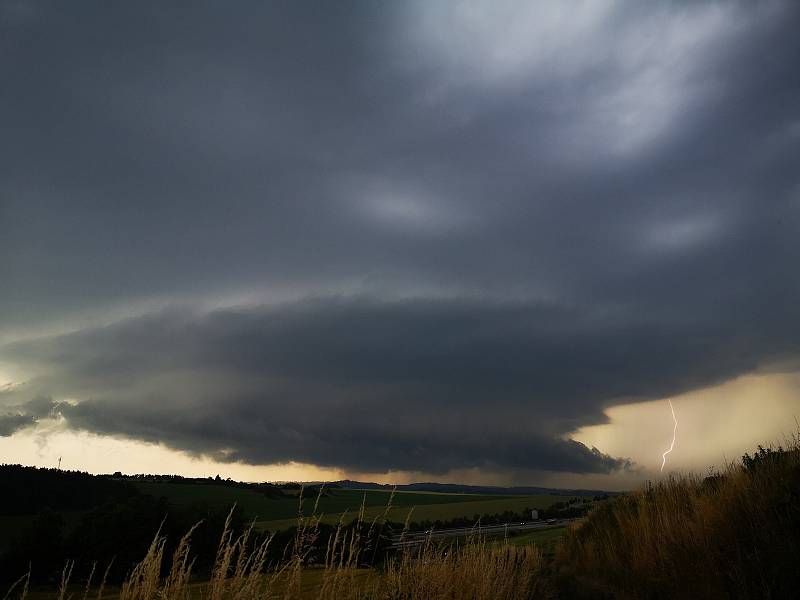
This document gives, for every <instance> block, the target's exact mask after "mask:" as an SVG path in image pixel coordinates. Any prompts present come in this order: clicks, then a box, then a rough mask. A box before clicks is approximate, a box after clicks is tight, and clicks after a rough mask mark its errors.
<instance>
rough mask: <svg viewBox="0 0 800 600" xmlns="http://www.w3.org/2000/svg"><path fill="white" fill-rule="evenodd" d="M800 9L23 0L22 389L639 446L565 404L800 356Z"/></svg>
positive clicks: (2, 55)
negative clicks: (580, 434) (597, 430)
mask: <svg viewBox="0 0 800 600" xmlns="http://www.w3.org/2000/svg"><path fill="white" fill-rule="evenodd" d="M799 14H800V11H798V9H797V6H796V5H795V4H793V3H788V2H787V3H782V2H772V3H759V4H758V5H755V4H751V3H691V4H690V3H687V4H675V3H669V4H662V5H658V6H655V5H647V6H643V5H639V4H629V5H623V4H614V5H606V4H605V3H603V2H595V3H590V4H587V5H584V6H582V7H581V9H580V10H578V9H574V10H573V9H572V8H569V9H567V8H565V6H564V5H562V4H560V3H552V4H537V5H536V6H533V5H529V3H514V2H508V3H499V4H497V5H496V6H495V3H493V4H492V6H491V7H490V6H489V5H488V4H487V5H486V7H483V6H481V5H471V6H470V7H465V5H463V4H461V3H452V4H433V3H426V2H422V3H402V4H400V3H398V4H393V5H391V6H388V5H379V4H377V3H352V4H347V5H342V4H337V5H328V6H326V7H318V6H315V7H313V8H312V7H308V6H302V5H300V4H299V3H274V4H270V5H261V4H252V5H244V4H241V5H236V6H235V7H233V8H231V7H222V6H221V5H218V4H213V3H208V4H207V3H192V4H191V5H188V4H187V5H182V6H181V5H177V4H174V5H169V6H167V5H164V4H162V3H153V4H149V5H147V4H143V3H137V4H129V5H125V4H113V5H112V4H109V3H102V2H98V3H94V4H92V3H83V4H81V5H80V6H73V5H64V4H59V3H48V2H41V3H40V2H5V3H3V4H2V9H1V10H0V76H2V78H3V81H4V89H5V90H6V91H7V93H4V94H3V95H2V96H0V129H2V131H3V133H4V134H3V139H2V142H0V161H2V164H3V166H4V168H3V170H2V174H0V281H2V282H3V289H2V294H0V317H2V319H1V322H2V329H0V341H2V340H11V339H23V340H24V339H25V338H28V339H27V341H21V342H18V343H11V344H9V343H7V344H6V345H5V346H3V347H0V374H3V364H6V365H11V367H12V369H13V372H14V373H17V372H19V373H21V375H20V377H23V378H27V379H28V381H29V383H28V384H26V386H20V387H18V388H14V389H13V390H12V391H10V392H2V394H4V395H5V398H4V397H3V396H2V395H0V402H3V403H4V405H5V406H11V405H14V406H16V405H20V404H22V403H23V402H24V401H25V400H26V399H30V398H32V397H34V396H35V395H41V396H44V397H52V398H54V399H55V400H54V401H55V402H62V401H64V400H70V401H71V402H75V404H71V405H69V406H67V405H60V407H59V409H58V410H59V411H60V413H61V414H63V415H65V416H66V418H67V420H68V422H69V423H70V424H72V425H73V426H75V427H79V428H85V429H89V430H92V431H97V432H102V433H110V434H125V435H130V436H133V437H137V438H141V439H147V440H159V441H163V442H165V443H167V444H170V445H172V446H174V447H178V448H183V449H187V450H190V451H193V452H200V453H204V452H208V453H212V454H214V455H216V456H218V457H221V458H224V459H227V460H244V461H249V462H269V461H284V460H305V461H309V462H314V463H317V464H329V465H345V466H348V467H353V468H362V469H375V470H380V469H387V468H408V469H420V470H429V471H434V470H437V471H441V470H446V469H448V468H452V467H459V466H475V465H477V466H488V467H492V466H497V467H514V468H516V467H520V466H523V465H527V466H535V467H548V466H549V468H553V469H565V470H572V471H576V472H598V471H605V470H608V469H611V468H615V467H618V466H620V465H621V463H620V462H619V461H617V460H616V459H612V458H610V457H607V456H603V455H602V454H599V453H596V452H592V451H591V450H589V449H587V448H585V447H583V446H581V445H579V444H577V443H575V442H570V441H563V438H562V436H563V435H564V434H566V433H568V432H569V431H571V430H572V429H573V428H574V427H576V426H579V425H581V424H587V423H596V422H599V421H601V420H602V418H603V417H602V410H603V408H605V407H607V406H609V405H610V404H612V403H615V402H621V401H628V400H631V399H640V398H653V397H660V396H663V395H664V394H670V393H677V392H679V391H685V390H689V389H694V388H697V387H701V386H705V385H709V384H712V383H716V382H720V381H724V380H726V379H729V378H731V377H735V376H737V375H740V374H743V373H747V372H750V371H753V370H754V369H758V368H775V367H774V366H773V365H774V364H790V363H791V362H792V361H793V360H796V359H797V358H798V354H800V351H799V350H800V349H798V342H797V340H798V339H800V332H799V331H798V326H797V323H800V319H798V317H800V315H798V308H797V307H798V306H799V305H800V278H798V277H797V275H796V265H797V264H798V263H799V262H800V242H798V239H800V236H799V235H798V233H800V175H799V173H800V165H798V159H797V157H798V156H800V109H798V107H800V78H799V77H798V76H797V69H796V65H797V61H798V59H799V58H800V38H799V37H798V36H797V35H796V31H797V28H798V25H800V19H799V18H798V16H799ZM8 92H10V93H8ZM305 297H317V300H302V298H305ZM276 298H281V299H286V298H291V299H292V300H291V301H289V302H286V303H282V304H276V303H275V302H276ZM336 298H338V299H336ZM404 298H406V300H404ZM174 302H179V303H180V305H181V306H190V307H192V308H191V311H190V312H188V313H186V314H182V313H180V312H178V311H177V310H174V311H166V312H164V311H161V310H160V309H158V310H157V309H154V308H153V307H154V306H156V307H158V306H162V305H169V304H170V303H174ZM245 304H250V305H254V306H257V307H258V308H250V309H240V308H231V309H223V310H209V309H208V307H209V306H221V305H233V306H237V305H238V306H243V305H245ZM143 307H144V308H143ZM142 313H148V314H147V315H146V316H139V317H135V315H137V314H139V315H141V314H142ZM131 317H135V318H131ZM114 321H116V324H112V325H110V326H108V327H100V326H98V325H97V323H98V322H103V323H109V322H114ZM64 327H69V328H72V329H76V330H77V331H75V333H72V334H70V335H68V336H66V337H59V336H54V335H52V333H50V332H51V331H52V330H54V329H56V328H62V329H63V328H64ZM34 335H37V336H41V337H39V338H38V339H35V340H31V339H30V338H31V337H32V336H34ZM0 383H2V381H0ZM25 394H27V396H25ZM12 396H13V398H12ZM0 412H1V411H0ZM5 418H6V419H8V421H7V422H6V421H3V422H2V424H0V431H8V432H13V430H14V429H17V428H19V427H22V426H24V425H26V424H30V423H33V422H35V420H36V419H37V418H39V417H38V416H37V415H36V414H34V413H33V412H26V411H16V409H15V410H14V411H11V412H8V416H7V417H5ZM20 419H28V420H27V421H23V420H20Z"/></svg>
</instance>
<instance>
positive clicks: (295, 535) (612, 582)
mask: <svg viewBox="0 0 800 600" xmlns="http://www.w3.org/2000/svg"><path fill="white" fill-rule="evenodd" d="M320 501H321V496H318V497H317V503H316V505H314V506H312V510H311V512H312V513H317V511H316V510H314V507H316V508H317V509H318V508H319V502H320ZM312 504H313V503H312ZM390 510H391V502H390V503H389V505H388V506H387V507H386V508H385V509H384V512H383V514H382V515H379V516H377V517H374V518H369V517H368V514H367V513H368V511H367V507H366V505H362V508H361V510H360V511H359V513H358V515H357V518H356V520H355V523H352V524H348V523H346V520H345V519H340V521H339V523H338V525H337V526H336V527H333V528H330V527H329V526H326V525H325V524H324V523H322V522H321V520H320V519H319V518H318V517H313V518H311V519H308V518H305V517H303V516H302V515H301V516H300V517H299V518H298V521H297V524H298V527H297V528H296V529H294V530H293V531H292V534H291V537H290V538H286V537H285V536H284V537H281V535H280V534H268V535H265V534H262V533H259V532H258V531H256V530H254V529H253V528H252V527H249V528H244V529H243V530H242V531H241V532H238V530H237V525H236V524H235V523H234V519H233V516H232V515H231V516H229V518H228V520H227V521H226V522H225V524H224V526H223V528H222V529H223V531H224V533H223V535H222V537H221V540H220V541H219V542H218V543H217V546H216V555H215V558H213V560H210V561H209V565H210V566H209V569H208V571H207V572H203V573H202V574H201V573H200V572H199V571H198V570H197V567H198V564H200V563H198V562H196V558H197V547H196V545H195V536H197V534H198V532H199V531H200V529H199V528H197V529H194V530H192V531H190V532H189V533H188V534H186V535H185V536H184V537H183V538H182V539H174V538H170V536H169V535H166V536H165V535H164V532H163V530H162V531H161V532H160V533H159V535H157V536H156V538H155V540H153V541H152V543H151V544H150V546H149V548H148V550H147V552H146V555H145V557H144V559H143V560H142V561H141V562H139V563H138V564H137V565H136V566H135V567H134V568H133V569H132V570H129V571H128V572H127V575H126V577H125V578H124V580H123V582H122V585H121V586H119V587H109V586H107V585H106V583H107V582H106V581H105V577H104V576H102V575H100V572H101V571H103V566H102V565H97V568H96V569H93V570H92V572H90V573H89V574H88V575H86V576H82V577H81V579H80V582H79V585H77V586H76V583H72V584H70V578H71V577H72V578H73V582H74V571H73V569H74V563H68V565H67V567H66V568H65V569H64V570H63V571H62V572H61V583H60V585H58V584H57V585H56V586H54V587H57V588H58V590H57V591H54V592H52V593H50V595H49V596H48V597H54V596H55V597H57V598H59V599H60V600H66V598H68V596H69V595H73V596H76V597H77V596H82V597H83V598H84V599H85V598H87V597H88V591H89V590H91V595H92V596H93V597H97V598H98V600H102V598H103V597H114V598H117V597H118V598H120V599H124V600H150V599H156V598H164V599H166V598H178V599H182V600H189V599H193V598H203V599H206V598H207V599H209V600H212V599H213V600H223V599H225V600H227V599H234V598H235V599H241V600H248V599H255V598H273V599H283V600H300V599H303V598H317V599H321V600H325V599H333V598H342V599H345V600H377V599H379V598H380V599H398V600H399V599H407V600H414V599H431V600H436V599H445V598H446V599H453V600H456V599H464V600H466V599H470V600H483V599H490V598H491V599H501V600H502V599H509V600H510V599H534V598H621V599H627V598H630V599H639V598H641V599H661V598H689V599H691V598H710V599H715V598H771V599H780V598H796V597H798V590H800V569H798V568H797V564H798V556H800V445H799V444H798V440H797V439H794V440H793V441H791V443H790V444H788V448H773V449H765V448H761V447H759V449H758V451H757V452H756V453H755V454H754V455H752V456H751V455H745V456H744V457H743V459H742V461H741V462H740V463H737V464H731V465H729V466H728V467H727V468H726V469H725V471H724V472H722V473H716V474H712V475H709V476H708V477H698V476H695V475H691V474H690V475H685V476H671V477H669V478H667V479H666V480H664V481H662V482H660V483H658V484H656V485H654V486H648V487H647V489H644V490H642V491H639V492H634V493H630V494H626V495H623V496H619V497H616V498H613V499H610V500H608V501H607V502H603V503H601V504H599V505H598V506H597V508H595V509H594V510H593V511H592V512H591V513H590V514H589V516H588V517H587V518H586V519H584V520H583V521H582V522H580V523H578V524H576V525H574V526H572V527H570V528H568V529H564V528H560V529H557V530H556V529H554V530H551V531H536V532H530V533H525V534H523V535H520V536H518V537H512V538H509V539H507V540H487V539H485V538H482V537H480V536H478V535H475V536H472V537H471V538H469V539H467V540H466V541H461V540H457V541H452V540H451V541H448V542H435V540H434V539H432V538H428V540H427V541H426V542H425V543H423V544H422V545H420V546H416V547H413V548H410V549H405V550H401V551H391V550H390V549H389V548H387V547H386V545H385V544H384V541H385V536H384V535H383V533H384V529H385V527H386V516H387V515H388V513H389V511H390ZM212 554H213V553H212ZM106 572H107V571H106ZM198 575H200V576H199V577H198ZM96 580H98V581H102V583H101V584H100V585H98V581H96ZM29 582H30V573H28V574H27V575H25V576H23V577H22V578H21V579H20V580H19V581H18V582H17V584H16V586H15V587H14V588H13V590H12V591H11V593H10V595H9V598H12V597H22V598H25V597H29V598H31V600H34V598H33V596H32V595H31V591H30V587H29ZM71 585H72V587H70V586H71Z"/></svg>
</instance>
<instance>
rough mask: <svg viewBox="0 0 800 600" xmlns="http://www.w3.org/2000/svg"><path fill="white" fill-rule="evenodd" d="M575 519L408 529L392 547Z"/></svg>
mask: <svg viewBox="0 0 800 600" xmlns="http://www.w3.org/2000/svg"><path fill="white" fill-rule="evenodd" d="M577 520H578V519H577V518H574V519H556V520H555V522H548V521H529V522H526V523H507V524H503V525H484V526H481V527H456V528H453V529H438V530H437V529H434V530H429V531H427V532H423V531H408V532H406V533H405V534H397V535H393V536H392V544H391V546H390V548H405V547H409V546H417V545H419V544H422V543H423V542H425V540H427V539H435V538H448V537H463V536H468V535H476V534H477V535H492V536H494V535H503V534H506V533H509V532H512V531H513V532H520V531H531V530H535V529H550V528H553V527H563V526H565V525H567V524H569V523H572V522H573V521H577Z"/></svg>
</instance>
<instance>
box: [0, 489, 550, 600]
mask: <svg viewBox="0 0 800 600" xmlns="http://www.w3.org/2000/svg"><path fill="white" fill-rule="evenodd" d="M320 493H321V492H320ZM300 502H301V510H300V516H299V517H298V528H297V533H296V535H295V537H294V539H293V540H292V542H291V543H290V544H289V545H287V547H286V549H285V551H284V557H283V559H282V560H281V561H279V562H278V563H277V564H268V562H267V557H268V555H269V554H268V550H269V548H270V544H272V543H273V538H272V537H267V538H265V539H262V540H261V541H257V542H255V543H254V542H253V540H254V538H255V537H256V536H254V535H253V531H252V528H251V529H250V530H247V531H245V532H244V533H242V534H241V535H238V536H235V535H234V534H233V532H232V531H231V528H230V516H229V518H228V520H227V521H226V523H225V527H224V531H223V534H222V536H221V539H220V542H219V547H218V549H217V554H216V558H215V562H214V567H213V570H212V573H211V577H210V578H209V579H208V581H204V582H195V581H193V578H192V566H193V559H192V554H191V535H192V532H193V530H191V531H189V532H188V533H187V534H186V535H185V536H184V537H183V538H182V539H181V540H180V542H179V544H178V545H177V547H176V549H175V550H174V552H173V553H172V555H171V556H165V547H166V538H165V537H163V536H161V535H160V532H159V533H157V534H156V536H155V537H154V539H153V541H152V543H151V544H150V546H149V548H148V550H147V552H146V554H145V556H144V558H143V559H142V560H141V562H139V563H138V564H137V565H135V567H133V569H132V570H131V572H130V574H129V576H128V577H127V579H126V580H125V582H124V583H123V584H122V587H121V588H120V589H119V591H118V592H116V593H111V594H105V595H104V593H105V578H103V579H102V580H101V581H100V583H99V586H98V587H97V590H96V595H95V594H94V593H92V594H91V595H90V590H94V588H93V587H92V585H93V583H92V581H91V576H90V577H89V581H87V582H85V584H83V585H82V586H81V588H80V589H81V591H82V596H83V600H88V599H89V598H90V597H91V598H94V599H96V600H105V599H109V600H110V599H112V598H113V599H118V600H173V599H174V600H256V599H270V600H303V599H309V598H316V599H318V600H378V599H381V600H439V599H441V600H444V599H447V600H461V599H463V600H489V599H497V600H525V599H534V598H544V597H546V594H545V588H544V583H543V582H544V579H543V578H542V558H541V554H540V553H539V552H538V550H536V549H535V548H515V547H510V546H505V547H497V546H496V545H491V544H488V543H486V541H485V540H483V539H481V538H479V537H475V538H472V539H470V540H468V541H467V543H465V544H464V545H462V546H460V547H458V546H442V545H437V544H435V543H434V542H433V540H431V539H429V540H428V541H427V543H425V544H424V545H422V546H421V547H418V548H415V549H411V550H408V551H404V552H401V553H399V554H396V555H395V556H393V557H392V558H390V559H389V560H387V561H386V562H385V563H382V564H381V565H379V566H378V568H365V565H367V564H369V562H370V560H371V557H373V556H374V555H375V548H374V547H373V544H374V540H376V539H377V538H376V536H375V535H373V534H374V533H376V528H381V527H382V523H383V522H384V520H385V515H384V518H376V519H375V520H373V521H372V522H369V523H365V521H364V505H363V504H362V507H361V510H360V511H359V513H358V515H357V518H356V526H355V527H353V526H345V522H346V520H347V515H342V518H341V519H340V521H339V525H338V527H337V528H336V530H335V533H334V535H332V536H331V537H329V538H328V539H327V542H325V546H324V554H323V556H324V559H323V560H322V562H321V564H316V561H315V559H314V557H316V556H319V555H320V550H323V548H320V547H319V544H320V543H321V537H320V535H319V525H320V521H321V518H322V515H319V516H313V517H311V518H310V519H309V518H308V517H303V516H302V502H303V500H302V497H301V500H300ZM317 502H319V497H318V498H317ZM390 508H391V501H390V502H389V504H388V505H387V507H386V512H387V513H388V511H389V509H390ZM314 513H315V515H316V505H315V510H314ZM165 568H166V574H165ZM71 572H72V564H71V563H68V564H67V565H66V566H65V568H64V572H63V574H62V578H61V585H60V586H59V589H58V590H55V591H54V593H53V595H52V597H54V598H57V599H58V600H70V599H73V600H74V597H75V593H74V592H73V593H70V590H71V589H74V588H75V586H74V585H71V584H70V575H71ZM107 572H108V571H107V570H106V574H107ZM93 574H94V569H92V575H93ZM27 583H28V578H26V577H22V578H21V579H20V580H19V582H18V583H17V584H15V587H16V588H18V589H19V591H18V593H17V595H16V596H14V594H13V592H14V591H15V588H14V587H12V590H10V591H9V593H8V594H7V595H6V598H13V597H18V598H21V599H22V600H25V599H26V598H28V585H27ZM4 600H6V599H4Z"/></svg>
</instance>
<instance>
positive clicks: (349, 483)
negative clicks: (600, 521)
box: [329, 479, 619, 497]
mask: <svg viewBox="0 0 800 600" xmlns="http://www.w3.org/2000/svg"><path fill="white" fill-rule="evenodd" d="M329 485H336V486H338V487H340V488H343V489H349V490H387V491H389V490H392V489H394V488H396V489H397V491H398V492H440V493H444V494H497V495H500V496H509V495H532V494H551V495H553V496H592V497H594V496H603V495H606V496H615V495H617V494H618V493H619V492H608V491H604V490H574V489H559V488H546V487H533V486H512V487H500V486H492V485H462V484H458V483H433V482H424V483H408V484H404V485H392V484H389V483H371V482H364V481H353V480H351V479H343V480H341V481H334V482H331V483H330V484H329Z"/></svg>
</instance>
